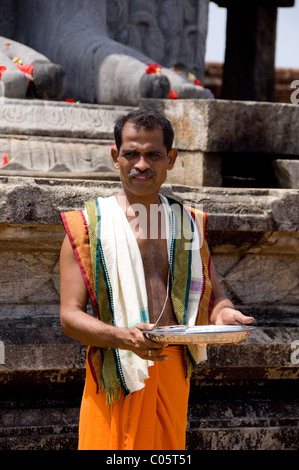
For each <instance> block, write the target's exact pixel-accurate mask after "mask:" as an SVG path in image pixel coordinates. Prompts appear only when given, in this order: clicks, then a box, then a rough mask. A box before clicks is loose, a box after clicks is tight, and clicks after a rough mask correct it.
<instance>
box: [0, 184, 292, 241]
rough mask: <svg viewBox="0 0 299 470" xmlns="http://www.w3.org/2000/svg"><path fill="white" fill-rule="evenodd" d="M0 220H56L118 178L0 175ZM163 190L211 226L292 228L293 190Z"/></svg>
mask: <svg viewBox="0 0 299 470" xmlns="http://www.w3.org/2000/svg"><path fill="white" fill-rule="evenodd" d="M0 183H1V185H0V208H1V212H0V222H1V223H6V224H7V223H14V224H30V223H31V224H34V225H39V224H54V225H55V224H57V223H58V224H60V218H59V213H60V212H62V211H65V210H72V209H76V208H78V209H80V208H82V204H83V202H84V201H85V200H87V199H91V198H94V197H98V196H103V197H105V196H111V195H112V194H115V193H116V192H117V191H118V189H119V188H120V182H109V181H101V180H99V181H91V180H90V181H86V180H85V181H80V180H76V181H72V180H67V179H66V180H63V179H59V178H58V179H54V178H53V179H50V180H48V179H44V178H21V177H5V176H2V177H0ZM162 192H163V193H168V194H172V195H173V196H175V197H177V198H178V199H180V200H182V201H184V203H186V204H190V205H199V206H201V207H202V208H203V209H204V210H205V211H206V212H207V213H208V214H209V229H210V230H228V231H230V232H232V231H245V232H251V231H252V232H260V231H262V232H263V231H271V230H274V231H287V232H296V231H298V228H299V223H298V220H299V215H298V203H297V201H298V197H299V194H298V190H295V189H293V190H287V189H263V190H262V189H242V188H238V189H236V188H216V187H215V188H206V187H205V188H194V187H190V186H183V185H174V184H165V185H163V187H162Z"/></svg>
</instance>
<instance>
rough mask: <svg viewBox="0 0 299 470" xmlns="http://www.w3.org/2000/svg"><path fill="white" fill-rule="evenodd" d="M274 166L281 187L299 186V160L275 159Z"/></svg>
mask: <svg viewBox="0 0 299 470" xmlns="http://www.w3.org/2000/svg"><path fill="white" fill-rule="evenodd" d="M273 166H274V170H275V175H276V178H277V181H278V186H279V187H280V188H299V160H274V162H273Z"/></svg>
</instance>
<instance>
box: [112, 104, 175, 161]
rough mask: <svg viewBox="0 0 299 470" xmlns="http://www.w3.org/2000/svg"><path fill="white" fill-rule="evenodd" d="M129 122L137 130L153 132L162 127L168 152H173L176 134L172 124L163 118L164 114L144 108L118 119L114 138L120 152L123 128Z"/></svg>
mask: <svg viewBox="0 0 299 470" xmlns="http://www.w3.org/2000/svg"><path fill="white" fill-rule="evenodd" d="M127 122H131V123H132V124H133V125H134V127H135V128H136V129H137V130H139V129H141V128H144V129H147V130H153V129H154V128H156V127H158V126H160V127H161V128H162V132H163V136H164V145H165V148H166V151H167V152H169V150H171V148H172V144H173V139H174V132H173V129H172V126H171V123H170V122H169V120H168V119H167V118H166V117H165V116H163V114H161V113H159V111H157V110H155V109H146V108H144V109H138V110H136V111H132V112H130V113H129V114H127V115H124V116H120V117H119V118H118V119H117V121H116V123H115V127H114V138H115V143H116V148H117V150H118V152H119V150H120V147H121V144H122V132H123V128H124V125H125V124H126V123H127Z"/></svg>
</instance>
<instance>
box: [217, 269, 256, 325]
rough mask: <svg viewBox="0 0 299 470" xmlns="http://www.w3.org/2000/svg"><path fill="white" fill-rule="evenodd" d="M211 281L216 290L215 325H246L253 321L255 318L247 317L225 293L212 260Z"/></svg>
mask: <svg viewBox="0 0 299 470" xmlns="http://www.w3.org/2000/svg"><path fill="white" fill-rule="evenodd" d="M211 281H212V286H213V292H214V306H213V310H212V313H211V323H213V324H215V325H244V324H249V323H252V322H253V320H254V318H253V317H247V316H246V315H243V313H241V312H239V310H236V309H235V307H234V305H233V303H232V302H231V301H230V300H229V299H228V298H227V297H226V296H225V295H224V292H223V290H222V288H221V286H220V283H219V281H218V278H217V274H216V270H215V266H214V264H213V262H212V261H211Z"/></svg>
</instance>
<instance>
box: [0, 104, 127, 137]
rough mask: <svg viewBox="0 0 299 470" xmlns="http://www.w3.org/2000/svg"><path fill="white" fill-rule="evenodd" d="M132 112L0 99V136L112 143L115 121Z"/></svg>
mask: <svg viewBox="0 0 299 470" xmlns="http://www.w3.org/2000/svg"><path fill="white" fill-rule="evenodd" d="M131 109H132V108H131V107H125V106H109V105H101V106H99V105H93V104H76V103H75V104H74V103H65V102H62V101H44V100H43V101H39V100H30V101H26V102H24V101H23V100H18V99H9V98H1V107H0V133H1V134H15V135H27V136H28V135H35V136H52V137H54V136H55V137H57V136H61V137H79V138H90V139H112V138H113V127H114V122H115V120H116V119H117V118H118V117H119V116H120V115H122V114H126V113H127V112H129V111H130V110H131Z"/></svg>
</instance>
